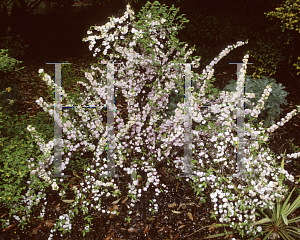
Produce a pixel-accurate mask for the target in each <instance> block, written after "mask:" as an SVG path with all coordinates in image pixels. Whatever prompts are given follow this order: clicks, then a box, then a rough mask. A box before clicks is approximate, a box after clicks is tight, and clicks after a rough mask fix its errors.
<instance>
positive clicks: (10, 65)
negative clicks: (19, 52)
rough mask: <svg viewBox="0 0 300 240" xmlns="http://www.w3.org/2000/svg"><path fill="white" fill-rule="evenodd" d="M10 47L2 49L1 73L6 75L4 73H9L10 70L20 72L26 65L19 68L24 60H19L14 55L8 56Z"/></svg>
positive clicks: (0, 55) (0, 53)
mask: <svg viewBox="0 0 300 240" xmlns="http://www.w3.org/2000/svg"><path fill="white" fill-rule="evenodd" d="M8 51H9V49H0V73H2V74H1V75H2V76H4V74H3V73H8V72H14V71H15V72H18V71H20V70H22V69H24V67H21V68H18V67H17V66H18V64H20V63H22V61H18V60H16V59H14V58H12V57H9V56H8V53H7V52H8Z"/></svg>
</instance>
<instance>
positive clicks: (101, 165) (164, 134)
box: [23, 2, 300, 237]
mask: <svg viewBox="0 0 300 240" xmlns="http://www.w3.org/2000/svg"><path fill="white" fill-rule="evenodd" d="M149 5H151V3H149V2H148V3H147V4H146V7H144V8H143V10H142V13H140V14H139V15H138V17H139V20H138V21H136V22H134V21H133V20H134V19H135V17H134V12H132V11H131V10H130V6H129V5H128V6H127V11H126V12H125V14H124V16H123V17H121V18H120V19H118V18H117V19H114V18H112V19H111V20H110V22H108V23H107V24H106V25H105V26H101V27H98V26H95V27H94V29H95V30H97V31H101V34H100V35H95V36H89V37H88V38H87V39H86V40H88V41H90V42H91V45H90V50H92V48H93V46H94V45H95V40H97V39H102V38H103V39H105V40H104V41H103V43H102V46H105V49H104V50H102V46H100V47H98V48H96V49H95V54H94V56H96V55H97V52H103V54H104V56H102V58H100V60H103V59H105V56H106V55H107V53H108V51H112V53H110V54H109V58H110V59H105V60H106V61H112V60H114V59H118V60H119V61H120V60H121V61H122V60H127V61H126V63H124V66H125V67H123V68H121V69H114V70H115V76H116V79H117V80H116V82H115V86H117V87H118V88H121V91H122V94H123V95H124V97H125V98H126V101H127V104H128V121H127V122H126V121H124V119H121V118H120V110H119V109H116V123H117V130H116V132H118V134H117V135H116V137H115V141H116V152H115V159H116V161H115V162H116V164H117V166H116V171H117V172H118V174H120V175H125V176H131V177H132V178H133V179H132V182H130V183H128V192H127V196H128V197H129V200H130V201H131V203H130V206H134V205H135V203H136V202H137V201H140V200H141V198H142V196H143V195H144V194H145V192H147V191H148V190H153V192H154V193H155V195H154V196H152V197H153V199H150V201H149V202H150V203H151V204H150V205H149V211H151V212H152V213H153V214H154V213H155V212H156V211H157V209H158V204H159V203H155V204H153V203H154V202H155V201H156V199H155V196H158V195H159V194H160V192H161V191H165V192H167V191H169V189H167V187H166V185H164V184H160V179H159V177H158V166H159V164H166V165H168V166H175V168H177V169H179V171H182V165H183V157H182V156H181V155H180V154H179V151H180V150H181V148H180V147H181V146H183V140H184V134H183V133H184V122H185V116H184V114H183V112H184V104H183V103H178V104H177V108H176V109H175V116H171V117H170V119H168V120H165V119H164V117H166V115H165V114H164V111H165V110H166V106H167V103H168V96H169V94H170V91H171V90H172V89H176V88H178V87H179V86H180V78H179V77H178V75H179V74H178V73H179V70H178V69H179V68H180V65H177V66H176V63H179V61H178V60H180V59H186V58H187V57H188V56H189V55H191V54H192V50H189V51H188V52H185V48H186V46H187V45H185V46H184V48H183V49H182V48H180V47H179V45H180V44H178V40H176V38H175V37H174V35H175V33H176V32H175V31H176V30H177V29H180V26H179V27H177V26H176V27H172V21H173V19H174V17H175V15H176V9H174V7H172V8H171V9H170V11H171V10H175V11H174V13H173V14H172V16H171V17H170V16H169V15H168V14H167V13H166V8H165V7H164V6H160V4H159V3H158V2H154V3H153V4H152V6H151V9H148V7H149ZM128 17H130V20H129V19H128ZM182 22H184V20H183V21H182ZM116 23H119V25H120V26H116ZM121 24H123V25H124V26H121ZM127 25H128V26H127ZM114 29H115V31H113V33H112V34H109V33H108V32H109V31H111V30H114ZM91 33H92V31H88V34H89V35H90V34H91ZM119 39H120V40H119ZM110 42H112V43H110ZM246 43H247V42H246ZM119 44H120V45H122V46H119ZM243 44H245V43H244V42H238V43H237V44H236V45H234V46H229V47H228V48H226V49H225V50H223V51H222V52H221V54H220V56H218V57H217V58H215V59H214V60H213V61H212V62H211V64H210V65H209V66H207V67H206V70H204V71H203V74H202V75H201V76H199V75H198V74H195V73H192V76H191V78H192V79H193V80H194V81H198V85H199V87H200V91H199V92H193V94H192V98H191V106H192V110H193V114H192V119H193V121H194V123H196V125H197V126H196V130H192V134H191V136H190V137H191V142H192V144H191V145H192V152H193V156H194V157H193V159H192V162H193V174H194V176H190V182H191V185H192V187H193V188H194V189H195V192H197V195H201V197H202V198H203V201H205V199H206V198H207V196H205V195H204V194H203V190H204V189H207V188H210V189H211V194H210V198H211V199H212V202H213V203H214V213H213V214H212V217H214V218H216V217H218V219H219V221H220V222H221V223H223V222H224V223H230V227H232V228H233V229H237V230H238V231H239V233H240V234H241V235H242V236H245V235H249V236H250V235H252V236H253V235H256V234H257V232H256V230H259V229H260V226H252V224H251V222H253V221H255V220H256V215H255V212H256V211H257V210H258V209H265V208H271V209H272V207H273V206H274V199H275V197H283V196H284V194H285V193H286V192H287V187H278V186H277V185H278V184H277V182H278V175H279V173H282V174H283V175H285V176H286V177H287V179H288V180H291V181H293V177H292V176H291V175H289V174H288V173H287V172H286V171H284V170H280V169H279V168H278V167H277V165H276V162H275V161H274V158H275V157H274V156H273V154H272V153H271V152H270V151H269V150H268V149H266V150H265V149H264V148H263V147H260V146H262V145H263V143H265V142H266V141H267V140H268V135H267V136H265V132H266V131H268V132H273V131H274V130H275V129H276V128H277V127H278V126H277V125H272V126H271V127H270V128H268V129H264V128H262V127H259V131H257V130H256V129H255V128H252V127H251V126H250V124H251V122H252V121H253V118H252V117H250V120H249V122H250V123H248V124H245V132H246V135H247V137H246V139H245V158H244V163H245V169H246V172H245V176H244V178H241V179H239V178H236V177H232V174H233V173H234V172H235V164H236V162H235V156H236V154H235V141H236V139H237V138H236V137H234V131H235V130H236V128H235V125H234V124H233V123H234V120H233V119H232V118H231V116H229V113H230V111H233V110H234V106H235V104H234V103H235V101H236V100H237V99H238V98H239V97H240V94H241V92H242V89H243V81H244V77H245V69H246V64H247V58H248V55H246V56H245V58H244V60H243V62H244V65H243V68H242V72H241V74H240V77H239V79H238V83H237V92H236V93H234V94H229V93H228V92H221V93H220V96H219V97H218V98H213V99H212V100H211V101H210V103H211V107H210V108H208V109H206V110H205V111H203V112H202V110H200V109H199V108H198V106H199V105H203V104H205V103H207V102H209V100H207V99H206V98H205V97H204V95H205V90H206V86H207V84H209V82H210V80H211V78H212V76H213V69H212V67H213V65H215V64H216V63H217V62H218V61H219V60H220V59H221V58H222V57H224V56H225V55H227V54H228V53H229V52H230V49H233V48H236V47H238V46H242V45H243ZM128 46H129V47H128ZM112 47H114V48H112ZM168 47H171V50H170V51H168V49H167V48H168ZM135 50H137V51H135ZM174 50H176V54H175V55H173V52H174ZM170 59H174V61H170ZM198 59H199V58H197V57H194V60H198ZM100 60H99V61H100ZM198 61H199V60H198ZM103 62H104V61H103ZM181 63H182V62H181ZM183 63H185V62H183ZM174 65H175V66H174ZM111 67H112V65H111V64H108V65H107V68H108V69H106V66H105V65H99V66H97V67H95V66H92V67H91V68H92V70H91V71H90V72H87V73H86V78H87V80H88V81H89V83H90V85H88V84H87V83H84V82H79V83H81V84H82V85H83V86H85V88H86V90H87V91H86V93H85V92H84V93H82V96H79V97H78V99H79V100H80V101H81V102H82V104H84V105H87V104H93V105H98V106H99V104H101V103H104V102H105V100H106V99H108V97H107V95H106V94H105V93H106V89H108V88H107V85H106V83H105V79H106V74H107V72H110V71H109V69H111ZM172 67H174V68H175V70H174V69H172ZM195 67H198V66H197V65H196V66H195ZM176 68H177V70H176ZM96 71H98V73H96ZM40 74H41V75H42V76H43V80H44V81H46V82H47V84H48V85H49V86H50V87H51V88H53V87H54V86H55V84H54V83H53V81H52V80H51V78H50V76H48V75H47V74H45V73H43V71H42V70H41V71H40ZM98 74H99V76H100V77H99V78H97V76H98ZM88 81H87V82H88ZM60 91H61V92H62V94H63V96H64V97H65V98H66V99H67V103H68V104H74V102H73V101H69V100H68V98H67V97H68V96H67V95H66V93H65V92H64V91H63V89H61V88H60ZM271 91H272V89H271V88H270V86H267V87H266V89H265V90H264V93H263V94H262V97H261V99H260V100H259V101H258V105H257V106H256V107H254V108H253V111H250V112H251V114H252V116H254V117H257V116H258V114H259V113H260V111H261V109H263V107H264V102H265V101H266V99H267V98H268V96H269V95H270V92H271ZM50 93H51V92H50ZM221 102H222V104H220V103H221ZM37 103H38V104H39V105H40V106H41V107H43V109H44V111H47V112H49V114H50V115H51V116H54V118H55V121H58V123H60V121H61V120H60V116H57V115H56V112H54V111H53V109H51V108H52V107H53V104H48V103H46V102H43V98H39V99H38V100H37ZM299 109H300V108H299ZM101 111H103V106H101V105H100V107H98V108H97V109H92V110H91V109H86V110H84V109H82V108H81V109H80V108H75V109H64V111H63V112H64V113H63V116H64V118H63V120H62V123H61V124H62V126H63V128H62V129H63V132H64V133H65V134H66V135H67V139H63V150H64V152H63V155H64V154H65V153H67V155H68V156H66V157H63V163H62V170H64V169H66V168H67V165H68V164H69V163H70V161H71V160H70V158H71V156H73V155H74V154H76V153H77V154H81V156H82V159H83V158H84V154H87V153H93V155H94V157H93V158H92V159H91V162H90V163H88V165H87V166H84V175H85V179H84V181H83V182H81V183H80V185H81V187H80V188H77V187H75V188H74V189H73V190H74V193H75V199H74V201H73V202H70V209H69V211H68V212H67V213H66V215H64V216H61V219H58V222H57V223H56V225H55V229H58V230H60V231H63V233H65V232H66V231H71V228H72V219H73V218H74V216H75V214H76V215H78V214H79V211H80V214H81V215H82V216H85V218H86V219H87V221H88V222H89V221H90V220H89V215H88V212H89V210H91V208H93V209H94V210H96V211H102V213H105V214H106V213H114V214H118V212H117V211H116V209H114V210H113V209H111V210H107V209H105V208H104V207H103V205H102V204H101V202H102V200H103V199H111V200H112V201H116V202H117V201H118V200H119V197H120V195H121V192H120V190H119V187H118V185H117V184H116V183H114V179H112V180H110V178H109V175H108V172H107V171H105V170H106V169H107V163H106V158H105V157H104V154H103V153H104V149H105V142H106V137H107V134H108V126H107V125H105V121H102V122H101V118H99V116H100V115H101ZM250 112H249V113H250ZM295 113H296V110H294V111H293V112H292V113H290V114H288V116H287V120H288V118H291V116H292V115H294V114H295ZM212 115H216V118H215V119H214V120H212V118H211V116H212ZM75 119H77V120H78V119H81V121H76V120H75ZM160 119H162V123H161V124H160V125H158V124H157V122H158V121H159V120H160ZM283 120H285V119H283ZM284 122H286V121H283V122H282V123H279V125H283V124H284ZM156 124H157V125H156ZM105 127H106V131H105ZM27 130H29V131H30V132H31V133H32V135H33V136H34V137H35V138H36V141H37V144H38V145H39V147H40V149H41V151H43V152H44V155H43V156H41V157H40V160H41V161H40V162H39V166H37V168H36V170H34V171H32V175H33V176H34V175H36V174H37V173H38V176H39V178H43V179H45V180H46V182H47V186H49V185H51V186H52V189H53V190H60V196H61V197H64V196H65V193H66V192H65V188H64V186H63V185H62V184H61V183H59V182H56V181H52V179H50V177H49V176H48V175H50V174H51V170H53V169H52V167H53V164H52V163H53V159H54V156H53V155H52V154H51V150H52V149H53V146H54V144H53V141H49V142H48V143H47V144H45V142H44V141H43V139H42V138H41V137H40V136H39V134H38V132H37V131H36V130H35V128H34V127H31V126H28V128H27ZM261 135H262V136H261ZM248 136H249V137H250V138H248ZM78 141H79V143H78ZM80 145H82V146H80ZM79 147H80V149H79ZM258 149H259V151H258ZM72 152H73V153H72ZM221 164H222V166H221ZM47 169H48V171H47V172H46V170H47ZM100 173H101V176H100V175H99V174H100ZM103 175H106V176H103ZM140 178H142V179H145V180H146V181H144V182H143V183H140V182H139V179H140ZM54 180H55V179H54ZM29 192H30V191H28V192H27V194H26V195H27V196H28V195H29ZM87 195H91V196H92V197H91V199H89V200H88V199H86V196H87ZM41 197H43V195H42V193H40V195H39V196H37V198H41ZM23 201H24V202H25V203H26V202H29V207H30V203H32V201H33V200H31V199H26V198H24V200H23ZM145 204H146V203H145ZM79 205H80V206H79ZM25 214H26V213H25ZM41 214H42V213H41ZM128 214H130V211H129V210H128ZM42 215H43V214H42ZM64 219H67V222H65V220H64ZM129 219H130V218H128V219H127V220H128V221H130V220H129ZM89 230H90V226H89V224H87V225H86V228H85V229H84V230H83V231H82V232H83V235H85V233H86V232H88V231H89ZM54 231H55V230H53V229H52V230H51V237H52V236H53V232H54Z"/></svg>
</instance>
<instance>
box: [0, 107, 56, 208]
mask: <svg viewBox="0 0 300 240" xmlns="http://www.w3.org/2000/svg"><path fill="white" fill-rule="evenodd" d="M21 118H22V120H21V121H19V120H18V116H17V115H16V114H14V115H12V116H9V115H7V114H4V113H3V111H2V109H1V107H0V122H2V123H1V124H0V132H1V138H0V178H1V179H2V184H1V186H0V196H1V198H0V205H2V206H5V207H6V208H7V209H10V208H14V205H15V204H17V203H19V202H20V200H21V199H22V197H23V196H24V192H26V191H25V190H26V189H28V187H29V186H28V183H27V182H26V181H28V180H29V175H30V168H29V167H28V165H30V164H34V162H32V161H31V163H30V160H29V158H32V157H34V156H37V155H41V151H40V149H39V148H38V146H37V145H36V144H34V143H35V140H34V139H33V138H32V136H31V134H29V132H28V131H27V130H26V127H27V125H28V124H35V125H36V126H37V128H39V129H40V131H41V132H42V136H43V137H45V138H46V139H49V136H51V135H53V120H52V119H51V118H49V116H47V115H46V114H45V113H38V115H37V116H34V117H31V118H30V119H29V120H26V121H25V120H24V119H25V117H24V116H21ZM2 120H3V121H2ZM51 133H52V134H51ZM37 180H39V179H38V178H37ZM18 207H19V206H18ZM16 209H17V208H16ZM20 211H22V209H20Z"/></svg>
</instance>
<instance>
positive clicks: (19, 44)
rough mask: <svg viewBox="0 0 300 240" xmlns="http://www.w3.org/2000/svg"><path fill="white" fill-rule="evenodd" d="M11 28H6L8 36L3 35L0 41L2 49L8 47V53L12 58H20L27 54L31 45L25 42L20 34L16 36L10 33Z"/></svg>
mask: <svg viewBox="0 0 300 240" xmlns="http://www.w3.org/2000/svg"><path fill="white" fill-rule="evenodd" d="M10 32H11V28H10V27H8V28H7V30H6V34H7V36H6V37H2V38H1V40H0V42H1V44H0V49H8V54H9V55H10V56H11V57H12V58H20V57H23V56H24V55H25V54H26V49H27V48H28V47H29V45H25V44H24V43H23V39H21V38H20V35H17V36H16V38H15V37H13V36H11V35H10Z"/></svg>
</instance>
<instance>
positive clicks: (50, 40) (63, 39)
mask: <svg viewBox="0 0 300 240" xmlns="http://www.w3.org/2000/svg"><path fill="white" fill-rule="evenodd" d="M15 1H16V0H15ZM135 1H136V0H135ZM135 1H130V2H131V6H132V7H133V9H134V11H135V14H137V13H138V12H139V10H140V9H141V8H142V6H144V5H145V3H146V2H147V1H145V0H138V1H137V2H135ZM18 2H20V5H21V6H20V7H19V6H18V5H17V4H15V3H13V5H12V8H8V9H5V8H4V9H3V10H2V12H1V13H0V22H1V28H0V37H3V36H5V35H6V29H7V27H8V26H10V27H11V28H12V31H11V35H13V36H16V35H18V34H19V35H20V38H21V39H23V40H24V44H27V45H29V47H28V49H27V50H26V54H25V55H24V56H13V57H16V58H17V60H24V61H27V60H35V61H42V62H46V61H49V60H50V59H52V58H56V57H58V56H70V57H71V56H83V55H90V56H92V54H93V53H92V52H90V51H89V49H88V42H82V38H83V37H86V36H87V33H86V32H87V31H88V30H89V28H90V26H91V25H95V24H97V25H102V24H105V23H106V22H107V21H108V20H109V19H108V18H107V17H111V16H112V15H114V16H119V17H121V16H122V13H123V12H124V11H125V10H126V3H127V2H128V1H126V0H102V1H101V0H90V1H87V2H86V3H89V4H90V5H89V6H84V7H83V8H81V7H78V6H77V7H75V6H72V4H73V5H74V3H75V2H74V1H72V0H71V1H70V0H64V1H49V0H48V1H41V2H43V3H44V4H43V3H41V4H39V5H38V6H37V7H35V8H33V9H32V8H29V7H28V5H29V4H26V2H27V1H25V0H18ZM150 2H153V0H152V1H150ZM159 2H160V3H161V4H166V5H167V6H169V7H171V5H172V4H174V5H175V7H180V11H179V12H178V13H177V16H180V15H181V14H185V17H186V18H187V19H188V20H190V22H189V23H185V25H184V26H185V28H184V29H183V30H180V31H179V34H178V38H179V39H180V41H181V42H183V41H184V42H187V43H188V44H189V47H192V46H193V45H194V44H195V45H196V52H194V53H193V55H192V56H195V55H198V56H201V57H202V58H201V63H202V64H203V65H201V66H203V67H204V66H205V65H206V64H209V63H210V61H211V60H213V58H214V57H216V56H217V55H218V54H219V53H220V52H221V51H222V50H223V49H224V48H225V47H227V46H228V45H232V44H235V43H236V42H237V41H245V40H246V39H247V38H249V39H250V41H249V44H248V45H246V46H243V47H239V48H238V49H236V50H234V51H232V52H231V53H230V54H229V55H228V56H227V57H226V58H224V59H223V60H222V61H220V63H218V66H217V67H219V66H220V67H225V66H228V62H229V61H230V62H235V61H237V62H241V60H242V58H243V56H244V54H245V52H246V50H249V49H251V50H253V49H254V48H257V47H258V44H257V43H258V42H259V40H263V43H264V46H263V48H264V49H265V51H267V53H268V54H266V56H265V58H264V59H263V61H270V59H269V58H268V57H270V55H272V53H273V55H274V52H275V51H276V52H278V51H279V52H280V54H283V55H284V59H283V60H282V61H280V62H279V63H278V64H277V66H276V71H281V72H282V71H287V69H288V68H290V69H293V67H291V66H292V63H294V62H296V61H297V56H300V51H299V48H297V46H299V43H300V41H299V40H300V37H299V36H300V34H298V33H297V32H296V31H286V32H285V33H282V32H281V29H280V21H279V20H278V19H276V20H270V19H267V18H266V16H265V15H264V14H263V13H264V12H270V11H272V10H273V11H274V10H275V8H276V7H278V6H280V4H281V3H283V2H284V1H282V0H264V1H262V0H251V1H250V0H243V1H238V0H226V1H224V0H215V1H208V0H188V1H187V0H161V1H159ZM44 5H46V7H43V6H44ZM75 9H76V10H75ZM270 28H272V31H270V32H267V29H270ZM290 35H291V36H293V41H292V43H290V44H289V45H284V44H283V43H284V42H285V41H286V40H287V37H288V36H290ZM0 41H1V40H0ZM270 42H271V43H272V44H273V45H270V44H269V43H270ZM0 43H1V42H0ZM274 44H275V45H274ZM1 48H3V46H1ZM261 52H262V50H261V49H260V54H261ZM253 53H254V52H253ZM255 54H256V55H258V54H257V53H255ZM275 55H276V54H275ZM278 55H279V54H278ZM261 58H262V57H261ZM290 58H291V60H290ZM254 60H256V59H254ZM271 60H274V59H271ZM289 60H290V62H289ZM251 61H253V59H251V58H250V59H249V62H251ZM259 64H260V63H259V62H258V61H257V60H256V67H259ZM251 68H252V66H250V67H249V71H251ZM270 68H272V66H270ZM273 68H274V67H273ZM290 69H289V70H290ZM290 74H292V75H291V76H293V78H294V79H295V78H297V77H295V76H296V74H295V72H291V73H290Z"/></svg>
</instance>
